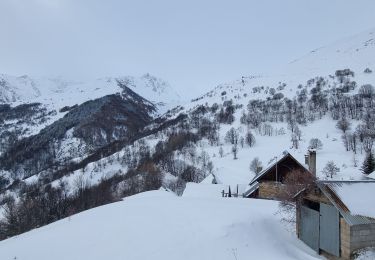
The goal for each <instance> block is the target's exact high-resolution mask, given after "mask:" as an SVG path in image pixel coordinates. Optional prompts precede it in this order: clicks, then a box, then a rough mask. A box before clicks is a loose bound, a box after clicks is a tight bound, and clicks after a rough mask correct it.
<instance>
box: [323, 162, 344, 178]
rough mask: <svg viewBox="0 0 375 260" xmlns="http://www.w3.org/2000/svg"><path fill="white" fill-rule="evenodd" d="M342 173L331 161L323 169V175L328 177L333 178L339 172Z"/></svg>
mask: <svg viewBox="0 0 375 260" xmlns="http://www.w3.org/2000/svg"><path fill="white" fill-rule="evenodd" d="M339 171H340V168H339V167H337V166H336V164H335V162H334V161H329V162H328V163H327V164H326V166H325V167H324V169H323V171H322V172H323V173H324V174H325V175H326V176H327V177H331V179H332V177H333V176H334V175H336V174H337V173H338V172H339Z"/></svg>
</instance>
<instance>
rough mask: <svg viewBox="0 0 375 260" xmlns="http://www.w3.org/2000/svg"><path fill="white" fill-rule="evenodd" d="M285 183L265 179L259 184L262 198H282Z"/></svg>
mask: <svg viewBox="0 0 375 260" xmlns="http://www.w3.org/2000/svg"><path fill="white" fill-rule="evenodd" d="M284 187H285V185H283V184H282V183H280V182H274V181H263V182H261V183H260V185H259V198H260V199H280V195H281V194H282V193H281V192H282V190H283V189H284Z"/></svg>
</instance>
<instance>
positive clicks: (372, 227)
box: [350, 223, 375, 252]
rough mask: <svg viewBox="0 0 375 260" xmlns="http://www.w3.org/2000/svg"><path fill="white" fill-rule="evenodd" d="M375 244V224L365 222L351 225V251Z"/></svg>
mask: <svg viewBox="0 0 375 260" xmlns="http://www.w3.org/2000/svg"><path fill="white" fill-rule="evenodd" d="M374 246H375V224H374V223H373V224H363V225H355V226H351V227H350V249H351V252H353V251H355V250H358V249H361V248H365V247H374Z"/></svg>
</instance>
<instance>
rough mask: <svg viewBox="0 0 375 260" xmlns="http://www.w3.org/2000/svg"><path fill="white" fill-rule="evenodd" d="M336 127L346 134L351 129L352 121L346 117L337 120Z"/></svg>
mask: <svg viewBox="0 0 375 260" xmlns="http://www.w3.org/2000/svg"><path fill="white" fill-rule="evenodd" d="M336 127H337V128H338V129H340V130H341V131H343V133H344V134H345V133H346V131H348V130H349V129H350V122H349V121H348V120H346V118H342V119H340V120H339V121H338V122H337V124H336Z"/></svg>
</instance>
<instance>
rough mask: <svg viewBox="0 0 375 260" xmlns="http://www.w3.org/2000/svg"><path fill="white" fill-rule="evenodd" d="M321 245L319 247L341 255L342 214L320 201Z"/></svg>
mask: <svg viewBox="0 0 375 260" xmlns="http://www.w3.org/2000/svg"><path fill="white" fill-rule="evenodd" d="M319 234H320V235H319V237H320V239H319V240H320V245H319V247H320V248H321V249H323V250H324V251H326V252H327V253H330V254H332V255H335V256H340V215H339V212H338V210H337V209H336V208H335V207H333V206H330V205H327V204H324V203H320V232H319Z"/></svg>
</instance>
